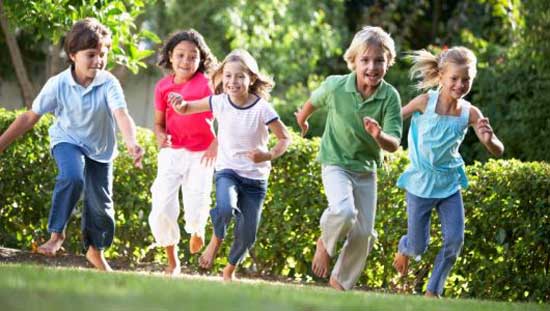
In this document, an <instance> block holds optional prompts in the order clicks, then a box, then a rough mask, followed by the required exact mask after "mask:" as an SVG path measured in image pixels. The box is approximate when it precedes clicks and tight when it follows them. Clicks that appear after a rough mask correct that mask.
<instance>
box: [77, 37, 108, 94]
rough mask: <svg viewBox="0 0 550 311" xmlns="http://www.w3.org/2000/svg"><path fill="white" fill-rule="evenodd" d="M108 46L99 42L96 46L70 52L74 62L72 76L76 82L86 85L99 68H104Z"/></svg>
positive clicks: (90, 81)
mask: <svg viewBox="0 0 550 311" xmlns="http://www.w3.org/2000/svg"><path fill="white" fill-rule="evenodd" d="M108 52H109V47H108V46H107V45H105V44H99V46H98V47H97V48H92V49H85V50H80V51H78V52H76V53H73V54H70V55H69V56H70V58H71V60H72V61H73V63H74V72H73V74H74V78H75V80H76V82H77V83H78V84H80V85H82V86H84V87H86V86H88V85H89V84H90V83H92V81H93V80H94V78H95V76H96V75H97V73H98V72H99V71H100V70H103V69H105V66H106V65H107V54H108Z"/></svg>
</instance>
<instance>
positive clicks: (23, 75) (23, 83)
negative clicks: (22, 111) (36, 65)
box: [0, 0, 36, 109]
mask: <svg viewBox="0 0 550 311" xmlns="http://www.w3.org/2000/svg"><path fill="white" fill-rule="evenodd" d="M0 26H1V27H2V31H3V32H4V37H5V38H6V44H7V45H8V49H9V51H10V56H11V61H12V64H13V68H14V70H15V75H16V76H17V80H18V82H19V87H21V93H22V95H23V102H24V104H25V107H27V109H30V108H31V106H32V101H33V99H34V97H35V96H36V91H35V88H34V86H33V84H32V82H31V80H30V79H29V76H28V75H27V69H26V68H25V64H24V63H23V57H22V56H21V51H20V50H19V45H17V40H16V38H15V35H14V34H13V33H12V32H10V29H9V23H8V18H7V16H6V12H5V11H4V0H0Z"/></svg>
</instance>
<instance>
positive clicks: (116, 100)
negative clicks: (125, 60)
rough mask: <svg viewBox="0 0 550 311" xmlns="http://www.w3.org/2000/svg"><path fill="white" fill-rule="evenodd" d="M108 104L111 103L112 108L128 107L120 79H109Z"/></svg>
mask: <svg viewBox="0 0 550 311" xmlns="http://www.w3.org/2000/svg"><path fill="white" fill-rule="evenodd" d="M107 105H109V108H110V109H111V110H116V109H120V108H126V99H125V98H124V91H122V86H120V82H118V79H116V78H114V77H113V78H112V79H111V80H110V81H109V86H108V89H107Z"/></svg>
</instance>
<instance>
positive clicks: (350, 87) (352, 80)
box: [344, 71, 388, 101]
mask: <svg viewBox="0 0 550 311" xmlns="http://www.w3.org/2000/svg"><path fill="white" fill-rule="evenodd" d="M356 85H357V73H356V72H355V71H354V72H352V73H350V74H349V75H348V78H347V80H346V84H345V86H344V89H345V90H346V92H349V93H355V94H357V95H358V96H361V93H359V91H358V90H357V86H356ZM387 93H388V83H387V82H386V81H385V80H382V81H380V85H379V86H378V88H377V89H376V91H375V92H374V94H372V95H371V96H370V97H369V98H367V99H365V100H364V101H371V100H373V99H384V98H386V95H387Z"/></svg>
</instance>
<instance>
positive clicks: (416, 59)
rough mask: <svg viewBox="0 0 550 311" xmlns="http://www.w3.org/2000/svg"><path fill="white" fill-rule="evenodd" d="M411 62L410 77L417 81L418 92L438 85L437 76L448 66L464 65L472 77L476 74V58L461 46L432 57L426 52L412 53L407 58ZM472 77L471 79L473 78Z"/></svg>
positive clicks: (470, 51)
mask: <svg viewBox="0 0 550 311" xmlns="http://www.w3.org/2000/svg"><path fill="white" fill-rule="evenodd" d="M409 57H410V58H411V59H412V61H413V66H412V67H411V71H410V76H411V79H413V80H416V79H418V80H419V81H418V83H417V84H416V88H417V89H419V90H425V89H431V88H433V87H436V86H438V85H439V74H440V73H441V72H443V70H445V67H446V66H447V65H448V64H455V65H460V66H462V65H465V66H468V67H469V69H470V70H471V71H472V75H473V77H475V76H476V73H477V69H476V66H477V58H476V55H475V54H474V52H472V50H470V49H468V48H465V47H463V46H455V47H453V48H450V49H448V50H443V51H441V52H440V53H439V54H437V55H434V54H432V53H430V52H428V51H426V50H420V51H414V52H412V53H411V54H410V56H409ZM473 77H472V78H473Z"/></svg>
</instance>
